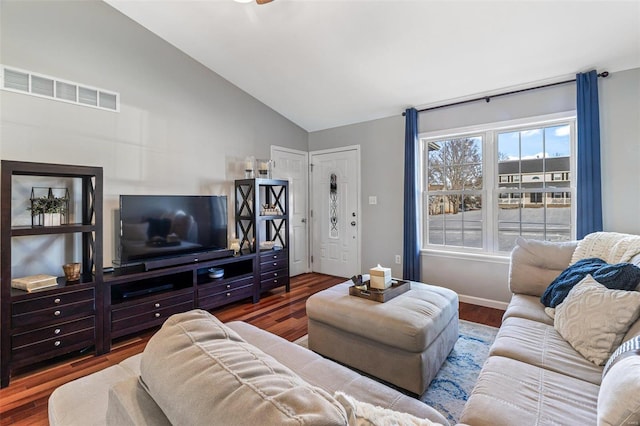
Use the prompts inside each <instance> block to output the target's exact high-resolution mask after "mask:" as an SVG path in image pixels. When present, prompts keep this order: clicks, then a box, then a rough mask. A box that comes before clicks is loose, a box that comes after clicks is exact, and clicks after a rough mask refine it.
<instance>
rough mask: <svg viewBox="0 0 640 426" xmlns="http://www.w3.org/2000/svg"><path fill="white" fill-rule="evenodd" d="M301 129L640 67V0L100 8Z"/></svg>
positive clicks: (351, 0)
mask: <svg viewBox="0 0 640 426" xmlns="http://www.w3.org/2000/svg"><path fill="white" fill-rule="evenodd" d="M105 1H106V2H107V3H108V4H110V5H111V6H113V7H114V8H116V9H118V10H119V11H120V12H122V13H123V14H125V15H126V16H128V17H130V18H131V19H133V20H134V21H136V22H138V23H139V24H140V25H142V26H144V27H146V28H147V29H148V30H150V31H152V32H153V33H155V34H157V35H158V36H160V37H161V38H163V39H164V40H166V41H167V42H169V43H171V44H172V45H174V46H176V47H177V48H178V49H180V50H182V51H183V52H185V53H186V54H187V55H189V56H191V57H192V58H194V59H195V60H197V61H199V62H200V63H202V64H203V65H205V66H206V67H208V68H210V69H211V70H212V71H214V72H216V73H218V74H219V75H221V76H222V77H224V78H225V79H227V80H229V81H230V82H231V83H233V84H235V85H236V86H238V87H239V88H241V89H242V90H244V91H245V92H247V93H249V94H250V95H252V96H254V97H255V98H257V99H258V100H260V101H261V102H263V103H265V104H266V105H268V106H270V107H271V108H273V109H274V110H275V111H277V112H279V113H280V114H282V115H283V116H285V117H287V118H288V119H290V120H291V121H293V122H294V123H296V124H298V125H299V126H301V127H302V128H304V129H306V130H307V131H316V130H321V129H326V128H331V127H337V126H341V125H345V124H351V123H357V122H362V121H368V120H372V119H376V118H382V117H388V116H391V115H394V114H400V113H401V112H402V111H403V110H404V109H405V108H407V107H409V106H419V107H420V106H428V105H437V104H439V103H443V102H445V101H449V100H454V99H455V100H457V99H461V98H465V97H472V96H474V95H479V94H488V93H494V92H497V91H501V90H504V89H511V88H514V87H520V86H522V85H525V86H526V85H530V84H532V83H542V82H553V81H557V80H559V79H564V78H567V77H571V76H573V75H575V73H576V72H581V71H587V70H590V69H594V68H596V69H597V70H598V71H603V70H608V71H611V72H615V71H621V70H626V69H631V68H638V67H640V0H631V1H615V0H604V1H590V0H582V1H564V0H556V1H545V0H539V1H518V0H510V1H483V0H470V1H457V0H447V1H431V0H414V1H402V0H395V1H377V0H341V1H340V0H335V1H332V0H274V1H272V2H271V3H268V4H264V5H258V4H256V2H250V3H237V2H235V1H233V0H204V1H186V0H157V1H154V0H105Z"/></svg>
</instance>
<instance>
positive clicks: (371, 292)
mask: <svg viewBox="0 0 640 426" xmlns="http://www.w3.org/2000/svg"><path fill="white" fill-rule="evenodd" d="M393 281H394V283H393V284H392V285H391V287H389V288H385V289H384V290H380V289H377V288H370V287H369V281H365V282H364V284H367V289H368V290H360V289H359V288H356V286H355V285H352V286H351V287H349V294H350V295H351V296H356V297H362V298H363V299H368V300H373V301H374V302H381V303H384V302H388V301H389V300H391V299H393V298H394V297H396V296H399V295H401V294H402V293H406V292H407V291H409V290H411V284H410V283H409V281H403V280H396V279H394V280H393Z"/></svg>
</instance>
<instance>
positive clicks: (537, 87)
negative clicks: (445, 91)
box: [402, 71, 609, 117]
mask: <svg viewBox="0 0 640 426" xmlns="http://www.w3.org/2000/svg"><path fill="white" fill-rule="evenodd" d="M608 76H609V71H603V72H601V73H600V74H598V77H603V78H604V77H608ZM575 81H576V79H575V78H574V79H573V80H565V81H558V82H557V83H549V84H543V85H542V86H535V87H528V88H526V89H520V90H512V91H511V92H505V93H498V94H497V95H491V96H483V97H481V98H474V99H467V100H466V101H460V102H453V103H450V104H444V105H438V106H434V107H429V108H423V109H419V110H418V112H424V111H432V110H434V109H440V108H447V107H452V106H457V105H463V104H468V103H471V102H478V101H485V102H490V101H491V98H499V97H500V96H507V95H513V94H516V93H522V92H528V91H529V90H537V89H544V88H545V87H552V86H559V85H561V84H567V83H573V82H575ZM405 114H406V113H405V112H403V113H402V116H403V117H404V116H405Z"/></svg>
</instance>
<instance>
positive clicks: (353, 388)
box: [49, 310, 448, 426]
mask: <svg viewBox="0 0 640 426" xmlns="http://www.w3.org/2000/svg"><path fill="white" fill-rule="evenodd" d="M338 391H340V392H342V393H343V394H340V393H337V392H338ZM358 401H359V402H358ZM363 403H364V404H363ZM367 403H368V404H373V405H375V406H379V407H382V408H383V410H378V409H376V410H373V411H375V413H373V414H371V413H367V414H366V415H375V416H378V417H379V418H382V417H389V416H391V417H392V418H393V419H395V420H393V422H392V423H386V424H416V425H417V424H425V425H429V424H431V422H430V421H429V420H425V421H418V422H417V423H409V422H410V421H414V420H418V418H419V419H430V420H432V421H434V422H437V423H441V424H443V425H447V424H448V423H447V421H446V420H445V418H444V417H443V416H442V415H441V414H440V413H438V412H437V411H436V410H434V409H433V408H431V407H429V406H428V405H426V404H424V403H422V402H420V401H418V400H416V399H414V398H411V397H409V396H406V395H403V394H401V393H400V392H397V391H396V390H394V389H391V388H389V387H387V386H384V385H382V384H380V383H378V382H376V381H373V380H371V379H369V378H367V377H364V376H362V375H360V374H358V373H356V372H354V371H352V370H350V369H348V368H346V367H343V366H341V365H339V364H336V363H335V362H332V361H329V360H327V359H324V358H322V357H321V356H319V355H317V354H315V353H313V352H311V351H309V350H308V349H305V348H303V347H301V346H298V345H296V344H294V343H291V342H289V341H287V340H285V339H282V338H280V337H278V336H276V335H274V334H271V333H268V332H266V331H263V330H260V329H258V328H256V327H254V326H252V325H250V324H247V323H244V322H231V323H227V324H224V325H223V324H222V323H220V322H219V321H218V320H217V319H216V318H215V317H214V316H212V315H211V314H209V313H207V312H206V311H202V310H193V311H189V312H185V313H182V314H177V315H174V316H173V317H171V318H169V319H168V320H167V321H166V322H165V324H164V325H163V327H162V328H161V329H160V330H159V331H158V332H157V333H156V334H155V335H154V336H153V337H152V338H151V340H150V341H149V343H148V344H147V347H146V348H145V351H144V352H143V353H142V354H138V355H135V356H133V357H131V358H128V359H126V360H124V361H123V362H121V363H120V364H118V365H115V366H112V367H109V368H106V369H104V370H101V371H99V372H97V373H94V374H91V375H89V376H86V377H83V378H80V379H78V380H75V381H73V382H69V383H67V384H65V385H62V386H61V387H59V388H57V389H56V390H55V391H54V392H53V394H52V395H51V397H50V399H49V421H50V424H51V425H52V426H69V425H82V426H87V425H105V424H110V425H118V426H125V425H149V426H151V425H153V426H160V425H169V424H176V425H209V424H218V425H234V426H235V425H253V426H257V425H287V424H305V425H323V426H324V425H346V424H355V423H354V421H355V420H354V418H353V416H356V415H357V416H358V417H359V416H360V415H362V413H363V410H364V411H366V410H367V409H369V408H372V407H370V406H367ZM407 414H410V415H413V416H415V418H411V419H409V418H407V417H408V416H407ZM358 424H364V423H358Z"/></svg>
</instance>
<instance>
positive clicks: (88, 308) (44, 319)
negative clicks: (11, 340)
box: [11, 300, 94, 328]
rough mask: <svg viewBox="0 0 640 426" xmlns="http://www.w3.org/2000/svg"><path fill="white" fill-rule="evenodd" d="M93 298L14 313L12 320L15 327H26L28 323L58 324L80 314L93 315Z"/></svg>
mask: <svg viewBox="0 0 640 426" xmlns="http://www.w3.org/2000/svg"><path fill="white" fill-rule="evenodd" d="M93 314H94V303H93V300H86V301H82V302H77V303H70V304H66V305H60V306H55V307H51V308H47V309H42V310H39V311H34V312H27V313H24V314H20V315H13V317H12V318H11V322H12V325H13V327H16V328H17V327H24V326H27V325H36V326H37V325H41V326H45V325H49V324H56V323H58V322H60V321H61V320H64V319H68V318H72V317H74V316H80V315H93Z"/></svg>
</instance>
